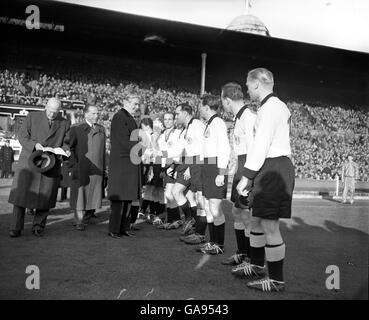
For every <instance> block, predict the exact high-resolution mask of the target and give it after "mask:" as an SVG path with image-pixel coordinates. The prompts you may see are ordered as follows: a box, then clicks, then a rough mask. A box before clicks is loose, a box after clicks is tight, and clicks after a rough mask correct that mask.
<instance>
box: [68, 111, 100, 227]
mask: <svg viewBox="0 0 369 320" xmlns="http://www.w3.org/2000/svg"><path fill="white" fill-rule="evenodd" d="M84 114H85V121H83V122H82V123H79V124H76V125H73V126H72V127H71V129H70V150H71V153H72V155H71V159H70V163H69V165H70V167H71V168H72V186H71V197H70V206H71V208H73V209H74V211H75V222H76V228H77V230H79V231H83V230H85V226H86V225H87V224H88V222H89V220H90V218H91V217H92V216H93V214H94V213H95V210H96V209H99V208H101V205H102V196H103V194H102V193H103V179H104V176H105V153H106V151H105V142H106V134H105V128H104V127H103V126H102V125H99V124H98V123H97V120H98V117H99V111H98V109H97V107H95V106H87V107H86V109H85V110H84Z"/></svg>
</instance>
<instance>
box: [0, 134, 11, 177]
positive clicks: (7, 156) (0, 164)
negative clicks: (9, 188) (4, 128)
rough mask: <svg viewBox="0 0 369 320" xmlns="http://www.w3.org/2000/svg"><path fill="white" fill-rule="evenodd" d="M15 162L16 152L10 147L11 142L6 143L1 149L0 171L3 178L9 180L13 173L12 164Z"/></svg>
mask: <svg viewBox="0 0 369 320" xmlns="http://www.w3.org/2000/svg"><path fill="white" fill-rule="evenodd" d="M13 162H14V150H13V148H12V147H11V146H10V145H9V140H6V141H5V145H4V146H2V147H1V149H0V170H1V178H6V179H7V178H9V174H10V173H11V172H12V164H13Z"/></svg>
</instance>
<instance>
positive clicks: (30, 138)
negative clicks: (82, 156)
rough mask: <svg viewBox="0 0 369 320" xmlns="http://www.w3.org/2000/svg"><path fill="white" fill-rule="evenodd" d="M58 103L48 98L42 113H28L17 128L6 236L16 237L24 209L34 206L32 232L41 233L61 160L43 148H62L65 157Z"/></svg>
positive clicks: (53, 197)
mask: <svg viewBox="0 0 369 320" xmlns="http://www.w3.org/2000/svg"><path fill="white" fill-rule="evenodd" d="M60 110H61V102H60V100H59V99H58V98H50V99H49V100H48V102H47V104H46V107H45V111H44V112H30V113H29V114H28V115H27V117H26V119H25V120H24V122H23V124H22V127H21V129H20V131H19V142H20V144H21V145H22V152H21V154H20V157H19V164H18V166H17V168H16V170H15V175H14V179H13V185H12V189H11V191H10V195H9V200H8V201H9V203H12V204H13V205H14V208H13V216H12V220H11V226H10V232H9V235H10V237H19V236H20V235H21V231H22V230H23V226H24V214H25V210H26V208H33V209H36V213H35V216H34V220H33V227H32V233H33V234H34V235H35V236H38V237H40V236H42V235H43V231H44V228H45V225H46V219H47V215H48V212H49V210H50V208H54V207H55V204H56V198H57V193H58V186H59V180H60V171H61V159H59V158H58V157H57V156H54V154H52V153H47V152H43V149H44V147H51V148H62V149H63V150H64V151H65V152H66V154H67V155H68V156H69V155H70V151H69V147H68V146H67V144H68V143H69V141H68V140H69V127H70V123H69V121H68V120H66V119H64V118H63V117H62V116H61V115H60Z"/></svg>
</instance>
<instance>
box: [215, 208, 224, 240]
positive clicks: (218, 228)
mask: <svg viewBox="0 0 369 320" xmlns="http://www.w3.org/2000/svg"><path fill="white" fill-rule="evenodd" d="M214 229H215V242H216V243H217V244H218V245H219V246H220V247H223V246H224V233H225V217H224V215H223V214H222V215H221V216H220V217H217V218H214Z"/></svg>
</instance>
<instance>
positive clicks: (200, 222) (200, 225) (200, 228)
mask: <svg viewBox="0 0 369 320" xmlns="http://www.w3.org/2000/svg"><path fill="white" fill-rule="evenodd" d="M207 225H208V223H207V221H206V216H196V223H195V233H198V234H201V235H202V236H203V235H205V231H206V227H207Z"/></svg>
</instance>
